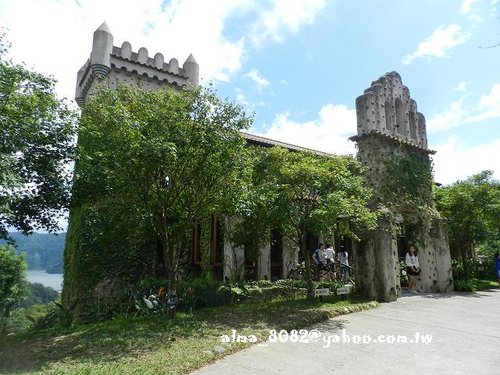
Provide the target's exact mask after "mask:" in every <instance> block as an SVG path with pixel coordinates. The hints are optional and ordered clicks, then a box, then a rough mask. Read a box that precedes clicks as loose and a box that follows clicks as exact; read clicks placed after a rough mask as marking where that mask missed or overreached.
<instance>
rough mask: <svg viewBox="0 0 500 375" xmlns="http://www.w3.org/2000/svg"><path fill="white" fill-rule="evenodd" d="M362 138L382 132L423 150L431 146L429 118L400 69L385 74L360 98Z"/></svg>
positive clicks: (357, 110)
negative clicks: (420, 106)
mask: <svg viewBox="0 0 500 375" xmlns="http://www.w3.org/2000/svg"><path fill="white" fill-rule="evenodd" d="M356 113H357V117H358V137H362V136H364V135H367V134H380V135H382V136H385V137H388V138H392V139H394V140H397V141H399V142H405V143H406V144H408V145H410V146H412V147H415V148H420V149H423V150H425V149H427V133H426V129H425V117H424V115H423V114H421V113H420V112H418V111H417V103H416V102H415V100H413V99H412V98H411V97H410V90H408V87H406V86H404V85H403V83H402V81H401V76H400V75H399V74H398V73H397V72H390V73H386V74H384V75H383V76H382V77H380V78H379V79H378V80H376V81H374V82H372V84H371V86H370V87H369V88H368V89H366V90H365V92H364V94H363V95H361V96H359V97H358V98H357V99H356Z"/></svg>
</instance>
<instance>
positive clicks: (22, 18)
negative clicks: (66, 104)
mask: <svg viewBox="0 0 500 375" xmlns="http://www.w3.org/2000/svg"><path fill="white" fill-rule="evenodd" d="M325 2H326V0H297V1H293V2H289V1H286V0H269V1H267V2H265V3H262V2H260V1H257V0H217V1H199V0H170V1H168V2H166V1H164V0H143V1H141V2H140V3H137V2H132V1H130V0H121V1H120V0H108V1H102V0H78V1H62V0H24V1H16V0H0V9H1V12H0V24H2V25H4V26H7V27H8V28H9V29H10V32H9V33H8V39H9V40H10V41H11V42H12V43H13V48H12V51H11V52H12V57H13V58H14V59H15V60H16V61H20V60H25V61H27V62H28V63H29V64H35V65H34V68H35V69H37V70H39V71H41V72H43V73H45V74H51V75H54V76H55V77H56V79H58V81H59V84H58V86H57V91H58V92H59V93H60V95H61V96H66V97H69V98H73V96H74V90H75V80H76V72H77V70H78V69H79V68H80V67H81V66H82V65H83V64H84V62H85V61H86V60H87V58H88V57H89V55H90V50H91V47H92V33H93V32H94V30H95V29H96V28H97V27H98V26H99V25H100V24H101V23H102V22H103V21H107V23H108V25H109V26H110V29H111V31H112V33H113V36H114V45H116V46H120V45H121V44H122V43H123V42H124V41H129V42H130V43H131V45H132V49H133V50H134V51H137V50H138V49H139V48H140V47H146V48H147V49H148V51H149V54H150V55H151V56H153V55H154V54H155V53H156V52H161V53H163V54H164V56H165V59H166V60H167V61H168V60H170V58H172V57H175V58H177V59H178V61H179V63H180V65H182V63H183V62H184V60H185V59H186V58H187V57H188V56H189V54H190V53H192V54H193V55H194V56H195V58H196V60H197V61H198V63H199V65H200V76H201V78H202V79H204V80H205V81H209V80H216V81H217V80H218V81H229V80H230V79H231V77H232V76H233V75H234V74H235V73H236V72H238V71H239V70H240V69H241V67H242V61H243V57H244V55H245V54H246V53H248V52H249V50H248V49H249V48H252V42H255V40H256V39H258V38H261V37H262V38H266V39H270V40H272V41H274V42H276V41H281V40H283V38H285V36H286V35H287V34H290V33H296V32H298V31H299V30H300V27H302V26H303V25H306V24H310V23H312V22H313V21H314V19H315V16H316V14H317V12H318V11H319V10H321V9H322V8H323V7H324V5H325ZM262 4H264V5H262ZM228 20H231V21H232V22H234V21H235V20H236V21H238V22H239V24H238V27H239V30H241V31H243V32H246V34H245V35H246V36H242V37H237V36H235V37H230V36H228V35H229V32H228V30H227V25H228ZM240 21H241V22H240Z"/></svg>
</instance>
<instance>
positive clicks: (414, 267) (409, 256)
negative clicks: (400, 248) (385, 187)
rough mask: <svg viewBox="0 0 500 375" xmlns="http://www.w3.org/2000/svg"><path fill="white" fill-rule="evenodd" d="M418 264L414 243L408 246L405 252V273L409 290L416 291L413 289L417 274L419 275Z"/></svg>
mask: <svg viewBox="0 0 500 375" xmlns="http://www.w3.org/2000/svg"><path fill="white" fill-rule="evenodd" d="M420 272H421V271H420V265H419V264H418V257H417V249H416V247H415V246H414V245H410V246H409V247H408V252H407V253H406V273H407V274H408V279H409V281H408V287H409V289H410V292H412V293H418V292H417V291H416V290H415V286H416V284H417V276H418V275H420Z"/></svg>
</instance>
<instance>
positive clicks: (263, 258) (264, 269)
mask: <svg viewBox="0 0 500 375" xmlns="http://www.w3.org/2000/svg"><path fill="white" fill-rule="evenodd" d="M257 278H258V279H259V280H266V279H267V280H271V244H270V243H269V242H268V243H266V244H265V245H264V246H263V247H262V248H261V249H260V254H259V258H258V260H257Z"/></svg>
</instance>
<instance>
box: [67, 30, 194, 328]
mask: <svg viewBox="0 0 500 375" xmlns="http://www.w3.org/2000/svg"><path fill="white" fill-rule="evenodd" d="M98 83H99V84H104V85H105V86H107V87H109V88H115V87H117V86H118V85H119V84H121V83H126V84H129V85H132V86H135V87H138V88H140V89H143V90H157V89H160V88H166V87H168V88H173V89H181V88H183V87H197V86H198V84H199V67H198V63H197V62H196V60H195V58H194V57H193V55H189V57H188V58H187V59H186V61H185V62H184V64H183V65H182V67H180V66H179V62H178V61H177V59H175V58H172V59H170V61H168V62H165V59H164V56H163V55H162V54H161V53H156V54H155V55H154V57H150V56H149V53H148V50H147V49H146V48H144V47H141V48H139V50H138V51H137V52H134V51H133V50H132V46H131V45H130V43H129V42H124V43H123V44H122V45H121V47H116V46H114V45H113V35H112V34H111V31H110V29H109V27H108V25H107V24H106V22H104V23H103V24H102V25H101V26H100V27H99V28H98V29H97V30H96V31H95V32H94V37H93V43H92V52H91V53H90V58H89V59H88V60H87V61H86V62H85V64H84V65H83V66H82V67H81V69H80V70H79V71H78V74H77V82H76V94H75V98H76V101H77V103H78V104H79V105H80V106H82V105H83V104H84V102H85V100H86V98H87V97H88V96H89V95H92V93H93V92H94V90H96V87H97V84H98ZM78 143H79V149H80V150H83V152H84V153H85V152H89V153H90V155H92V150H91V147H89V144H91V141H90V142H89V140H88V139H86V138H85V137H84V136H82V135H81V134H80V135H79V137H78ZM81 152H82V151H81ZM78 170H79V163H78V161H77V162H76V164H75V176H77V175H78ZM77 184H78V178H75V181H74V186H76V185H77ZM96 187H97V189H99V183H96V186H94V188H96ZM103 189H104V188H103ZM75 191H78V189H75V190H74V192H75ZM83 191H84V193H81V194H75V193H74V194H73V198H72V203H71V207H70V215H69V223H68V232H67V237H66V248H65V252H64V264H65V265H64V287H63V291H62V300H63V302H64V303H65V304H66V305H67V306H75V307H74V311H73V313H74V316H75V320H78V321H91V320H95V319H96V317H99V316H105V315H107V314H110V313H111V311H112V310H113V309H114V308H116V307H117V306H126V304H127V301H126V298H125V297H126V295H125V294H124V290H126V289H127V288H130V287H133V286H134V285H136V284H137V282H138V280H139V279H140V277H141V275H143V274H145V273H147V272H149V273H148V274H150V273H151V269H152V268H153V267H154V266H153V265H154V264H156V263H161V261H162V259H161V258H160V259H159V261H158V260H157V259H155V257H156V256H157V255H158V251H157V243H156V241H155V237H154V236H146V235H144V236H142V235H138V234H137V233H136V232H135V231H134V230H133V228H124V224H123V220H121V219H120V218H116V217H108V216H107V215H106V214H105V213H104V212H103V211H102V210H101V209H100V207H99V203H100V202H99V199H100V197H99V193H96V192H92V193H91V194H95V195H94V196H92V198H89V197H88V196H87V195H86V194H89V192H88V191H87V190H85V189H83ZM110 262H111V263H113V264H114V265H115V267H113V269H110V268H109V264H110Z"/></svg>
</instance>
